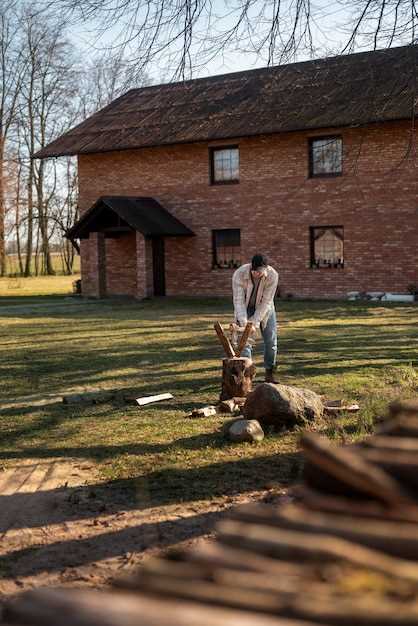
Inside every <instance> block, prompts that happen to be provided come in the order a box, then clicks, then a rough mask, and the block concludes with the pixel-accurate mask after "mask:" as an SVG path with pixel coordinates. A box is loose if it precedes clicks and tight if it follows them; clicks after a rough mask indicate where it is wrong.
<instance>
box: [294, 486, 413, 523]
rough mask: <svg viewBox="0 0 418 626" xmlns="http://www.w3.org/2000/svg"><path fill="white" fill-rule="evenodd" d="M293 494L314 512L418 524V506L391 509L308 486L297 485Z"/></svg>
mask: <svg viewBox="0 0 418 626" xmlns="http://www.w3.org/2000/svg"><path fill="white" fill-rule="evenodd" d="M292 493H293V494H294V495H295V496H296V498H297V500H298V501H301V502H302V503H303V504H304V505H305V506H306V507H308V508H309V509H310V510H312V511H324V512H325V513H335V514H336V515H341V516H344V515H350V514H351V515H355V516H356V517H365V518H369V519H381V520H385V519H389V520H393V521H399V522H408V521H410V522H418V506H414V505H411V506H403V507H401V508H394V509H393V508H390V507H388V506H386V505H384V504H382V503H379V502H373V501H369V500H352V499H349V498H344V497H343V496H330V495H327V494H324V493H321V492H320V491H316V490H315V489H310V488H309V487H307V486H306V485H297V486H296V487H294V488H293V489H292Z"/></svg>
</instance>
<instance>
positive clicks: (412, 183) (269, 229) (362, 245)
mask: <svg viewBox="0 0 418 626" xmlns="http://www.w3.org/2000/svg"><path fill="white" fill-rule="evenodd" d="M332 132H335V133H338V134H340V135H342V136H343V142H344V173H343V175H342V176H340V177H335V178H315V179H311V178H309V177H308V147H307V146H308V138H309V137H312V136H320V135H328V134H330V133H332ZM413 139H414V142H415V141H416V136H415V135H414V137H413ZM221 143H222V142H213V143H211V144H209V145H220V144H221ZM224 143H226V144H228V143H231V142H230V141H228V142H224ZM234 143H235V142H234ZM236 143H238V144H239V147H240V183H239V184H237V185H214V186H211V185H209V184H208V181H209V163H208V144H203V143H201V144H189V145H179V146H168V147H160V148H148V149H140V150H132V151H122V152H112V153H105V154H97V155H82V156H80V158H79V178H80V206H81V209H82V211H83V210H86V209H87V208H88V207H89V206H90V205H91V204H93V203H94V202H95V200H96V199H97V198H98V197H99V196H101V195H106V194H108V195H111V194H114V195H116V194H119V195H123V194H126V195H146V196H153V197H155V198H156V199H157V200H159V201H160V202H161V204H162V205H163V206H165V208H166V209H168V210H169V211H171V212H172V213H173V214H174V215H176V216H177V217H178V218H179V219H180V220H182V221H183V222H184V223H185V224H186V225H187V226H189V227H190V228H191V229H192V230H193V231H194V232H195V233H196V235H197V236H196V237H193V238H166V283H167V294H168V295H190V294H194V295H198V294H200V295H216V294H219V295H223V294H230V280H231V275H232V270H219V269H218V270H212V268H211V264H212V249H211V247H212V233H211V231H212V229H219V228H240V229H241V246H242V258H243V261H246V260H247V259H249V258H250V257H251V256H252V255H253V254H254V253H255V252H258V251H262V252H264V253H266V254H267V255H268V257H269V258H270V260H271V264H272V265H273V266H274V267H276V268H277V269H278V270H279V274H280V288H281V291H282V293H283V294H287V293H292V294H294V295H297V296H315V297H339V296H344V295H345V294H346V292H347V291H353V290H373V291H374V290H376V291H377V290H385V291H396V292H404V291H405V290H406V288H407V285H408V284H410V283H418V213H417V210H418V199H417V198H418V194H417V192H418V177H417V175H416V170H415V165H416V162H415V143H412V144H411V126H410V124H409V123H408V122H399V123H388V124H385V125H375V126H370V127H367V128H364V129H355V128H353V129H337V130H334V131H333V130H332V129H326V130H324V131H321V132H312V133H309V132H303V133H302V132H300V133H287V134H281V135H271V136H266V137H257V138H244V139H241V140H237V141H236ZM411 145H412V150H411V149H410V150H409V152H408V148H411ZM321 225H342V226H344V237H345V242H344V256H345V268H344V269H320V270H313V269H310V267H309V263H310V242H309V227H310V226H321ZM83 247H84V246H83ZM108 262H110V259H108ZM83 267H84V263H83ZM147 271H148V281H147V278H146V276H145V277H142V280H144V281H145V282H148V283H149V282H150V280H149V272H150V269H149V265H148V270H147ZM86 284H87V283H86ZM144 284H145V283H144Z"/></svg>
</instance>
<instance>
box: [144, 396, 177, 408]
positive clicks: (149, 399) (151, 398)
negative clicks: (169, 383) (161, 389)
mask: <svg viewBox="0 0 418 626" xmlns="http://www.w3.org/2000/svg"><path fill="white" fill-rule="evenodd" d="M173 398H174V396H173V395H172V394H171V393H159V394H157V395H155V396H144V397H142V398H136V402H137V404H138V405H139V406H145V405H146V404H151V403H152V402H161V401H162V400H172V399H173Z"/></svg>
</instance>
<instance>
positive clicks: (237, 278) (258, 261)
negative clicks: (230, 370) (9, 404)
mask: <svg viewBox="0 0 418 626" xmlns="http://www.w3.org/2000/svg"><path fill="white" fill-rule="evenodd" d="M278 279H279V275H278V273H277V272H276V270H275V269H274V268H273V267H271V266H270V265H269V264H268V261H267V259H266V257H265V256H264V255H263V254H256V255H255V256H253V258H252V259H251V263H246V264H244V265H241V267H239V268H238V269H237V270H236V271H235V272H234V275H233V276H232V292H233V298H234V312H235V320H236V323H237V324H238V326H240V327H241V328H244V327H245V325H246V323H247V322H252V323H253V325H254V328H255V329H258V328H260V331H261V336H262V337H263V342H264V367H265V370H266V375H265V381H266V382H267V383H277V382H278V381H277V380H275V378H274V371H275V368H276V357H277V320H276V310H275V308H274V296H275V294H276V289H277V283H278ZM251 352H252V347H251V345H249V344H247V345H246V346H245V348H244V350H243V351H242V352H241V356H243V357H248V358H251Z"/></svg>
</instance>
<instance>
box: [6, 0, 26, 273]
mask: <svg viewBox="0 0 418 626" xmlns="http://www.w3.org/2000/svg"><path fill="white" fill-rule="evenodd" d="M25 67H26V65H25V57H24V54H23V48H22V42H21V39H20V33H19V21H18V18H17V15H16V12H15V5H14V3H13V2H7V0H6V1H4V2H3V0H0V274H1V275H3V274H4V272H5V246H4V235H5V232H4V228H5V226H4V218H5V198H4V195H5V191H4V171H5V154H6V144H7V140H8V137H9V133H10V130H11V127H12V125H13V123H14V119H15V114H16V107H17V102H18V97H19V93H20V89H21V86H22V81H23V76H24V72H25Z"/></svg>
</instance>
